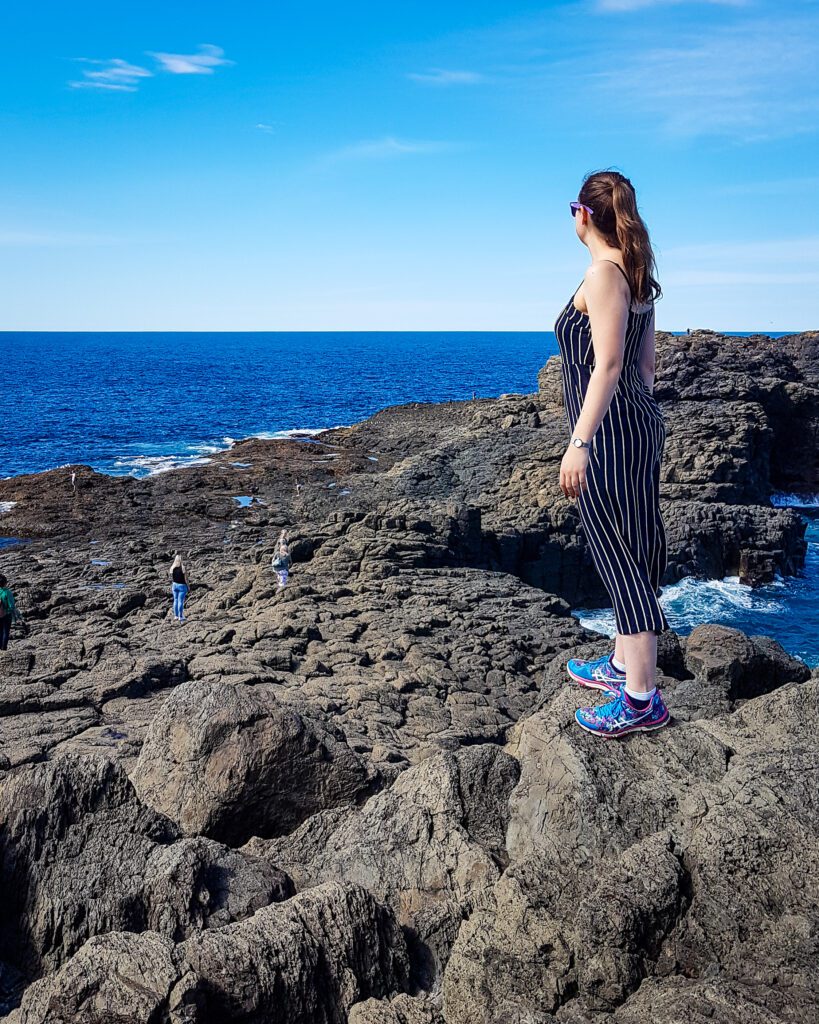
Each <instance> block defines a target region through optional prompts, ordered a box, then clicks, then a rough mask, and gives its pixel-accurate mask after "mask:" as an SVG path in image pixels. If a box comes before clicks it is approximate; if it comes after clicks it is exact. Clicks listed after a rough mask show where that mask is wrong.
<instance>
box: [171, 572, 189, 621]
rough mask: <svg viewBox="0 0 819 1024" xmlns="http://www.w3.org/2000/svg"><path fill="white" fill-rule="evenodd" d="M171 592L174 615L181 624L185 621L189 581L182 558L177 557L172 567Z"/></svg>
mask: <svg viewBox="0 0 819 1024" xmlns="http://www.w3.org/2000/svg"><path fill="white" fill-rule="evenodd" d="M171 581H172V583H171V591H172V592H173V613H174V616H175V617H176V618H177V619H178V620H179V622H184V621H185V598H186V597H187V596H188V580H187V577H186V576H185V566H184V565H183V564H182V556H181V555H177V556H176V558H174V560H173V565H172V566H171Z"/></svg>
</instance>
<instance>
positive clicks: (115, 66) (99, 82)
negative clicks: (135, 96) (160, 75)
mask: <svg viewBox="0 0 819 1024" xmlns="http://www.w3.org/2000/svg"><path fill="white" fill-rule="evenodd" d="M75 59H76V61H77V63H79V64H84V65H86V66H85V67H84V68H82V76H83V77H82V78H81V79H77V80H75V81H72V82H69V83H68V84H69V85H70V86H71V88H72V89H109V90H111V91H113V92H136V90H137V87H138V85H139V82H140V81H141V79H143V78H150V77H151V75H152V72H150V71H149V70H148V69H147V68H143V67H140V66H139V65H137V64H130V63H129V62H128V61H127V60H120V59H119V58H118V57H114V58H113V59H111V60H93V59H92V58H90V57H77V58H75Z"/></svg>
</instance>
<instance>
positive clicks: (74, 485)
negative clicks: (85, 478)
mask: <svg viewBox="0 0 819 1024" xmlns="http://www.w3.org/2000/svg"><path fill="white" fill-rule="evenodd" d="M71 490H72V491H73V492H74V493H75V494H76V493H77V474H76V471H75V470H73V469H72V470H71Z"/></svg>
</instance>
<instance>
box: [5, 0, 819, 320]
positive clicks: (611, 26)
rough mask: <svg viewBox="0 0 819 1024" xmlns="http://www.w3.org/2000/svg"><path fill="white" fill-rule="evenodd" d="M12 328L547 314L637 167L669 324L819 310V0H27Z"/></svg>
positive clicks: (12, 131) (9, 278)
mask: <svg viewBox="0 0 819 1024" xmlns="http://www.w3.org/2000/svg"><path fill="white" fill-rule="evenodd" d="M0 28H1V29H2V31H3V36H4V38H5V39H6V46H5V60H4V63H3V67H2V69H1V70H0V77H1V78H2V87H1V88H0V96H2V100H0V157H2V159H0V281H2V286H0V295H2V310H3V321H4V326H5V329H11V330H15V329H19V330H25V329H43V330H60V329H77V330H115V329H122V330H130V329H145V330H162V329H203V330H207V329H213V330H230V329H244V330H255V329H260V330H264V329H267V330H302V329H304V330H314V329H315V330H324V329H327V330H332V329H339V330H371V329H372V330H378V329H384V330H436V329H441V330H444V329H450V330H483V329H485V330H490V329H499V330H504V329H509V330H515V329H522V330H551V328H552V325H553V323H554V319H555V316H556V314H557V312H558V311H559V309H560V307H561V306H562V305H563V304H564V303H565V302H566V301H567V299H568V297H569V295H570V294H571V292H572V289H573V288H574V287H575V286H576V285H577V283H578V282H579V281H580V279H581V278H582V275H583V272H584V268H585V265H586V262H587V259H586V257H587V253H586V250H585V248H583V247H582V246H581V245H580V243H579V242H578V241H577V240H576V238H575V236H574V232H573V225H572V221H571V218H570V216H569V214H568V207H567V203H568V201H569V200H570V199H573V198H575V197H576V194H577V189H578V186H579V182H580V180H581V179H582V176H583V174H584V173H585V172H587V171H589V170H593V169H596V168H599V167H607V166H615V167H617V168H619V169H620V170H622V171H623V172H624V173H626V174H628V175H629V176H630V177H631V178H632V180H633V181H634V183H635V185H636V186H637V189H638V197H639V200H640V205H641V209H642V212H643V215H644V217H645V219H646V221H647V222H648V225H649V228H650V230H651V233H652V237H653V240H654V244H655V248H656V251H657V255H658V261H659V267H660V276H661V281H662V284H663V287H664V290H665V297H664V298H663V299H662V301H661V302H660V303H659V305H658V324H659V326H660V327H661V328H666V329H675V330H676V329H685V328H686V327H713V328H715V329H725V330H744V329H762V330H768V329H769V330H797V329H807V328H817V327H819V302H818V301H817V294H819V288H817V285H819V203H818V202H817V196H819V75H817V72H816V68H817V67H819V0H793V2H773V0H710V2H709V0H700V2H686V0H575V2H566V3H539V4H536V3H516V2H515V0H469V2H450V0H436V2H435V3H431V2H430V3H423V2H421V0H416V2H412V3H408V2H402V0H393V2H392V3H390V4H384V3H375V2H373V3H369V2H367V3H360V2H355V0H350V2H348V3H346V4H337V3H324V2H320V0H317V2H314V3H312V4H310V5H306V4H289V3H288V4H285V3H281V2H266V3H261V2H251V0H246V2H243V3H234V4H225V3H224V2H215V0H199V2H197V3H196V4H191V3H184V4H183V3H174V2H172V0H165V2H163V3H158V2H155V0H140V2H139V3H132V2H127V0H124V2H121V3H118V4H116V5H111V4H110V3H102V2H99V0H98V2H73V3H71V4H65V3H62V2H61V3H56V2H54V3H36V2H34V3H32V4H30V5H23V4H19V3H17V4H13V5H11V4H7V5H4V9H3V11H2V13H0Z"/></svg>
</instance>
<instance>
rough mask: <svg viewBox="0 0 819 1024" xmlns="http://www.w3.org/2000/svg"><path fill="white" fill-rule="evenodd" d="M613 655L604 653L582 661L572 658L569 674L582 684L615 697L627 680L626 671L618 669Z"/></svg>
mask: <svg viewBox="0 0 819 1024" xmlns="http://www.w3.org/2000/svg"><path fill="white" fill-rule="evenodd" d="M611 657H612V656H611V655H610V654H604V655H603V657H602V658H598V659H597V660H596V661H580V659H579V658H572V659H571V660H570V661H569V664H568V665H567V666H566V670H567V671H568V673H569V675H570V676H571V677H572V679H574V681H575V682H576V683H579V684H580V685H581V686H588V687H589V688H590V689H592V690H602V691H603V692H604V693H608V694H611V696H612V697H615V696H616V695H617V694H618V693H619V692H620V687H621V686H622V685H623V683H624V682H625V681H626V673H625V672H621V671H620V670H619V669H616V668H615V667H614V665H612V663H611Z"/></svg>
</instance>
